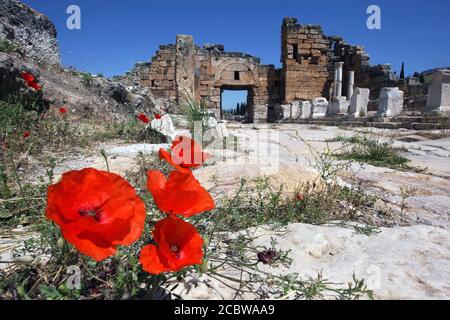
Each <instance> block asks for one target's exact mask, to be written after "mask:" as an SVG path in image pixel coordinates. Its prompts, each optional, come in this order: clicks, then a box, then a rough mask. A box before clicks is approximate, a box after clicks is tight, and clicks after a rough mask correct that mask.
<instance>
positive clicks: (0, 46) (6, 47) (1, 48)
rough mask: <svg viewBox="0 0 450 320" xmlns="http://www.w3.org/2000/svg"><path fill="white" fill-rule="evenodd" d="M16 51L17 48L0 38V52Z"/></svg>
mask: <svg viewBox="0 0 450 320" xmlns="http://www.w3.org/2000/svg"><path fill="white" fill-rule="evenodd" d="M16 50H17V46H16V45H15V44H14V43H12V42H11V41H9V40H8V39H5V38H0V52H6V53H11V52H15V51H16Z"/></svg>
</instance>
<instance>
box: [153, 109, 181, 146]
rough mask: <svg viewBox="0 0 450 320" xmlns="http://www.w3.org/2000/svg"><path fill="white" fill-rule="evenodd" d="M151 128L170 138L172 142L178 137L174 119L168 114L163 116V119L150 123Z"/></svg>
mask: <svg viewBox="0 0 450 320" xmlns="http://www.w3.org/2000/svg"><path fill="white" fill-rule="evenodd" d="M150 127H151V128H152V129H153V130H155V131H158V132H159V133H161V134H163V135H164V136H166V137H168V138H169V139H170V140H171V141H172V140H174V139H175V138H176V136H177V131H176V130H175V127H174V125H173V122H172V119H171V118H170V116H169V115H168V114H166V115H163V116H162V117H161V119H153V120H152V122H151V123H150Z"/></svg>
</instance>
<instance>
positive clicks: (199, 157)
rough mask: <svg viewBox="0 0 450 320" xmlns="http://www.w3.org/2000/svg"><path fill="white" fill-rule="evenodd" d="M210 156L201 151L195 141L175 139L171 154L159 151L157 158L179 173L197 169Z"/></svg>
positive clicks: (183, 138)
mask: <svg viewBox="0 0 450 320" xmlns="http://www.w3.org/2000/svg"><path fill="white" fill-rule="evenodd" d="M210 157H211V156H210V155H209V154H207V153H205V152H203V151H202V147H201V145H200V144H198V143H197V142H196V141H195V140H193V139H191V138H188V137H176V139H175V141H174V142H173V144H172V147H171V152H168V151H166V150H164V149H160V150H159V158H160V159H162V160H166V161H167V162H168V163H170V164H171V165H172V166H173V167H175V168H176V169H177V170H180V171H187V169H189V168H197V167H199V166H201V165H202V164H203V162H205V161H206V160H207V159H209V158H210Z"/></svg>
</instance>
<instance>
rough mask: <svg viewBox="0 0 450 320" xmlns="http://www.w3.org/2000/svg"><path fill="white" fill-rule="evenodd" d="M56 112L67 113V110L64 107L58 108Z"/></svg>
mask: <svg viewBox="0 0 450 320" xmlns="http://www.w3.org/2000/svg"><path fill="white" fill-rule="evenodd" d="M58 110H59V112H60V113H62V114H64V113H67V108H65V107H61V108H59V109H58Z"/></svg>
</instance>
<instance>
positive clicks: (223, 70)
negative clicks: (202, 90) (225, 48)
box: [214, 58, 259, 119]
mask: <svg viewBox="0 0 450 320" xmlns="http://www.w3.org/2000/svg"><path fill="white" fill-rule="evenodd" d="M258 70H259V69H258V65H256V64H255V63H254V62H253V61H251V60H250V59H245V58H228V59H223V60H222V61H218V63H217V65H216V66H215V81H214V87H215V88H217V89H219V90H218V91H219V92H220V99H219V105H218V108H219V109H220V116H221V117H222V92H223V91H224V90H245V91H247V92H248V96H247V97H248V99H247V108H248V111H249V112H251V110H253V106H254V103H255V97H256V95H257V92H258V90H257V89H256V88H257V87H258V86H259V73H258ZM249 118H250V119H252V118H253V117H252V115H249Z"/></svg>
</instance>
